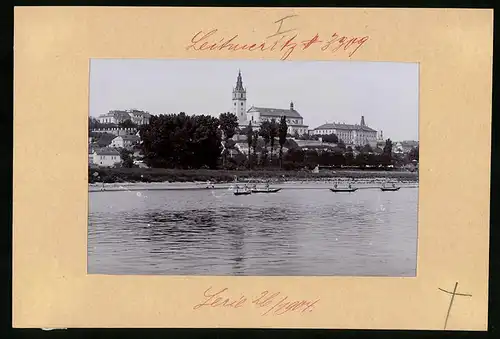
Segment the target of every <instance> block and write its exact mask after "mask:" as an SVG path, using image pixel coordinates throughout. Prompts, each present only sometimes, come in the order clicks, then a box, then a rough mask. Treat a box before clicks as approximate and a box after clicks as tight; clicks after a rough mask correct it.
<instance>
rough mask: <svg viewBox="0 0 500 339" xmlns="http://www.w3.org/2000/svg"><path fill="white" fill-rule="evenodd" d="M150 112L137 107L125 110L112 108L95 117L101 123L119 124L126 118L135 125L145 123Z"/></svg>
mask: <svg viewBox="0 0 500 339" xmlns="http://www.w3.org/2000/svg"><path fill="white" fill-rule="evenodd" d="M150 117H151V114H150V113H148V112H144V111H140V110H137V109H129V110H126V111H120V110H113V111H109V112H108V113H105V114H101V115H100V116H99V117H98V118H97V119H98V120H99V122H100V123H102V124H119V123H122V122H125V121H126V120H130V121H132V122H133V123H134V124H136V125H146V124H148V123H149V119H150Z"/></svg>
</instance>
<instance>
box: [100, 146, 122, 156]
mask: <svg viewBox="0 0 500 339" xmlns="http://www.w3.org/2000/svg"><path fill="white" fill-rule="evenodd" d="M95 153H96V154H97V155H120V152H118V151H117V150H116V149H114V148H109V147H104V148H100V149H97V150H95Z"/></svg>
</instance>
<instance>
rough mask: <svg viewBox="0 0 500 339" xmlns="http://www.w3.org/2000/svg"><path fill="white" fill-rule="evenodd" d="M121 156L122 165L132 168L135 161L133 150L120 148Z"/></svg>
mask: <svg viewBox="0 0 500 339" xmlns="http://www.w3.org/2000/svg"><path fill="white" fill-rule="evenodd" d="M120 158H121V160H122V167H125V168H131V167H132V166H133V165H134V161H133V160H132V152H130V151H128V150H126V149H125V148H122V149H121V150H120Z"/></svg>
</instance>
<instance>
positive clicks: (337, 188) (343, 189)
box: [330, 184, 358, 192]
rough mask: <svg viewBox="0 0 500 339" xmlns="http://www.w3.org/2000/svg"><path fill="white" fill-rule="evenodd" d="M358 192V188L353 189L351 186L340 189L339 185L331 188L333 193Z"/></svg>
mask: <svg viewBox="0 0 500 339" xmlns="http://www.w3.org/2000/svg"><path fill="white" fill-rule="evenodd" d="M357 190H358V188H357V187H352V186H351V184H349V186H347V187H338V186H337V184H335V185H333V188H330V191H332V192H356V191H357Z"/></svg>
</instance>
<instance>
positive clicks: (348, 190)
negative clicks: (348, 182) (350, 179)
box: [330, 188, 358, 192]
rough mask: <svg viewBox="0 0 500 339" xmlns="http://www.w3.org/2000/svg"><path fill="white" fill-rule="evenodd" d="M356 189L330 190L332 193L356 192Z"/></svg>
mask: <svg viewBox="0 0 500 339" xmlns="http://www.w3.org/2000/svg"><path fill="white" fill-rule="evenodd" d="M357 190H358V189H357V188H330V191H332V192H356V191H357Z"/></svg>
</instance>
